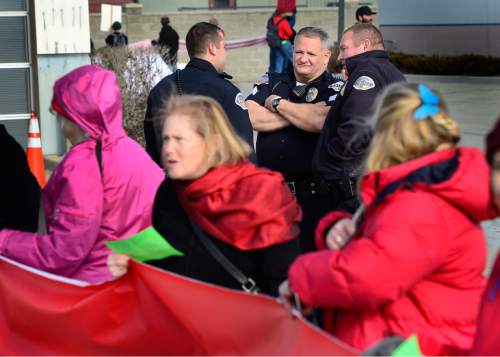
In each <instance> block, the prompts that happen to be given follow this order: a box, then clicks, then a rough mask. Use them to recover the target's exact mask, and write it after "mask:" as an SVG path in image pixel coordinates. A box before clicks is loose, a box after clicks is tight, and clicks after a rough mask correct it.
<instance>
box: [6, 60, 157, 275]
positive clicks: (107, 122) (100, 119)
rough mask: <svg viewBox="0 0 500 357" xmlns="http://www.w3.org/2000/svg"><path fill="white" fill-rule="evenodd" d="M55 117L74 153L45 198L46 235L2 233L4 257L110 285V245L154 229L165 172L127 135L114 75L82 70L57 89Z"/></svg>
mask: <svg viewBox="0 0 500 357" xmlns="http://www.w3.org/2000/svg"><path fill="white" fill-rule="evenodd" d="M52 109H53V110H55V111H56V112H57V115H58V118H59V119H60V120H61V127H62V130H63V132H64V135H65V136H66V138H67V139H68V140H69V141H70V142H71V143H72V144H73V147H72V148H71V150H70V151H69V152H68V153H67V155H66V156H65V157H64V159H63V160H62V162H61V163H60V164H59V165H58V166H57V168H56V169H55V171H54V172H53V174H52V176H51V178H50V180H49V182H48V183H47V186H46V187H45V189H44V190H43V206H44V210H45V217H46V223H47V231H48V233H47V234H45V235H40V234H35V233H28V232H20V231H14V230H9V229H3V230H1V231H0V255H3V256H5V257H7V258H11V259H13V260H16V261H18V262H21V263H24V264H27V265H30V266H32V267H35V268H38V269H41V270H45V271H48V272H50V273H54V274H58V275H62V276H66V277H70V278H75V279H80V280H84V281H87V282H91V283H97V282H101V281H105V280H108V279H110V278H111V275H110V273H109V270H108V269H107V266H106V259H107V255H108V254H109V249H108V248H107V247H106V246H105V245H104V242H105V241H112V240H116V239H121V238H126V237H129V236H131V235H133V234H135V233H137V232H139V231H141V230H142V229H144V228H147V227H148V226H150V225H151V213H152V205H153V200H154V196H155V193H156V190H157V188H158V186H159V185H160V183H161V182H162V180H163V178H164V173H163V171H162V170H161V169H160V168H159V167H158V166H157V165H156V164H155V163H154V162H153V161H152V160H151V159H150V157H149V155H148V154H147V153H146V151H144V149H143V148H141V146H140V145H139V144H137V143H136V142H135V141H133V140H132V139H130V138H129V137H128V136H127V135H126V133H125V131H124V129H123V127H122V122H121V121H122V104H121V97H120V91H119V88H118V85H117V82H116V77H115V75H114V74H113V72H110V71H107V70H104V69H102V68H100V67H97V66H83V67H80V68H78V69H76V70H74V71H72V72H70V73H69V74H67V75H65V76H64V77H62V78H60V79H59V80H58V81H56V83H55V85H54V97H53V99H52Z"/></svg>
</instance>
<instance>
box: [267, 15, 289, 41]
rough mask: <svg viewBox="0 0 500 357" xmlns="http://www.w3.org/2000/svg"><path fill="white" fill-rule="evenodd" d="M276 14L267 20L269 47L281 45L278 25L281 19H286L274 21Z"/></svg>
mask: <svg viewBox="0 0 500 357" xmlns="http://www.w3.org/2000/svg"><path fill="white" fill-rule="evenodd" d="M275 16H276V15H275V14H272V15H271V17H270V18H269V20H267V32H266V41H267V44H268V45H269V47H280V46H281V38H280V36H279V35H278V25H279V24H280V22H281V21H283V20H285V19H284V18H281V19H280V20H279V21H278V23H277V24H275V23H274V21H273V19H274V17H275Z"/></svg>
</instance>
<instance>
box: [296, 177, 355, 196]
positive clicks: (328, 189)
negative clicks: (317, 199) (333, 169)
mask: <svg viewBox="0 0 500 357" xmlns="http://www.w3.org/2000/svg"><path fill="white" fill-rule="evenodd" d="M356 181H357V178H356V177H345V178H341V179H335V180H294V181H287V184H288V187H290V191H292V193H293V194H294V195H295V196H297V197H311V196H322V195H328V194H335V195H342V196H344V197H345V198H349V197H353V196H355V195H356Z"/></svg>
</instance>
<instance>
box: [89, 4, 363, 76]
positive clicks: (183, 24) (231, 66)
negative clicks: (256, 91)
mask: <svg viewBox="0 0 500 357" xmlns="http://www.w3.org/2000/svg"><path fill="white" fill-rule="evenodd" d="M356 8H357V2H348V3H347V4H346V15H345V18H346V26H348V25H349V24H352V23H353V22H354V12H355V11H356ZM164 15H168V16H169V17H170V23H171V25H172V26H173V27H174V28H175V29H176V30H177V32H178V33H179V36H180V37H181V38H182V39H184V38H185V37H186V33H187V31H188V30H189V28H190V27H191V26H192V25H193V24H194V23H196V22H199V21H207V20H208V19H209V18H211V17H216V18H217V19H218V20H219V22H220V26H221V27H222V28H224V31H225V33H226V36H227V39H229V40H235V39H244V38H251V37H256V36H264V35H265V24H266V22H267V19H268V18H269V15H270V11H269V10H267V9H254V10H236V11H235V10H218V11H215V10H214V11H182V12H174V13H158V14H140V15H132V14H128V15H127V14H125V15H124V18H123V31H124V32H126V33H127V35H128V36H129V42H131V43H133V42H136V41H140V40H144V39H147V38H156V37H157V36H158V32H159V31H160V28H161V25H160V19H161V17H162V16H164ZM337 20H338V10H337V8H332V7H328V8H305V9H302V8H301V9H299V12H298V14H297V23H296V26H295V28H296V29H300V28H301V27H303V26H309V25H315V26H321V27H323V28H324V29H325V30H326V31H327V32H328V33H329V35H330V38H331V42H332V43H333V41H334V40H336V38H337ZM99 23H100V15H99V14H92V15H91V16H90V28H91V36H92V39H93V41H94V44H95V46H96V47H101V46H103V45H104V39H105V37H106V35H107V33H105V32H101V31H99ZM179 61H181V62H187V61H188V57H187V54H186V53H181V54H180V55H179ZM268 65H269V47H268V46H267V44H261V45H257V46H252V47H246V48H241V49H232V50H229V51H228V61H227V66H226V72H227V73H229V74H231V75H232V76H233V77H234V81H237V82H252V81H255V80H256V79H257V78H259V77H260V76H261V75H262V74H264V73H265V72H266V70H267V68H268Z"/></svg>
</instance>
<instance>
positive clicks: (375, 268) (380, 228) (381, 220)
mask: <svg viewBox="0 0 500 357" xmlns="http://www.w3.org/2000/svg"><path fill="white" fill-rule="evenodd" d="M420 196H421V195H420ZM420 198H421V199H420V201H419V208H418V209H417V210H416V209H412V208H411V207H413V205H414V203H415V199H419V198H415V197H409V196H406V198H403V197H400V198H399V199H398V200H395V201H393V202H391V204H390V205H387V206H386V207H384V209H383V211H382V212H380V213H379V214H378V217H377V218H376V220H377V221H376V222H372V224H371V232H370V233H369V234H370V235H369V236H364V237H360V238H358V239H355V240H352V241H351V242H350V243H349V244H348V245H347V246H346V247H345V248H344V249H342V250H339V251H326V250H323V251H320V252H315V253H309V254H305V255H302V256H300V257H299V258H298V259H297V260H296V261H295V262H294V263H293V264H292V266H291V267H290V270H289V272H288V278H289V281H290V286H291V288H292V290H293V291H295V292H296V293H297V294H298V295H299V297H300V299H301V300H302V301H304V303H306V304H308V305H312V306H324V307H340V308H346V309H350V308H356V307H365V308H366V307H376V306H380V305H381V304H385V303H390V302H393V301H396V300H397V299H398V298H399V297H401V296H402V295H403V294H404V293H405V292H406V291H407V290H408V289H409V288H411V287H412V286H413V285H414V284H415V283H416V282H418V281H420V280H421V279H422V278H423V277H425V276H426V275H428V274H429V273H430V272H431V271H433V269H434V268H435V267H436V266H437V265H438V264H439V263H440V262H441V260H442V259H443V258H442V257H443V255H444V250H445V249H444V247H443V245H445V244H446V243H445V242H446V240H447V237H448V236H449V234H448V228H447V227H446V225H445V224H443V220H442V219H441V218H440V217H442V213H441V212H440V209H439V207H438V206H437V205H436V204H435V203H434V202H433V201H432V197H425V198H424V197H420ZM402 212H403V213H404V214H402ZM437 237H441V239H438V238H437Z"/></svg>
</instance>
